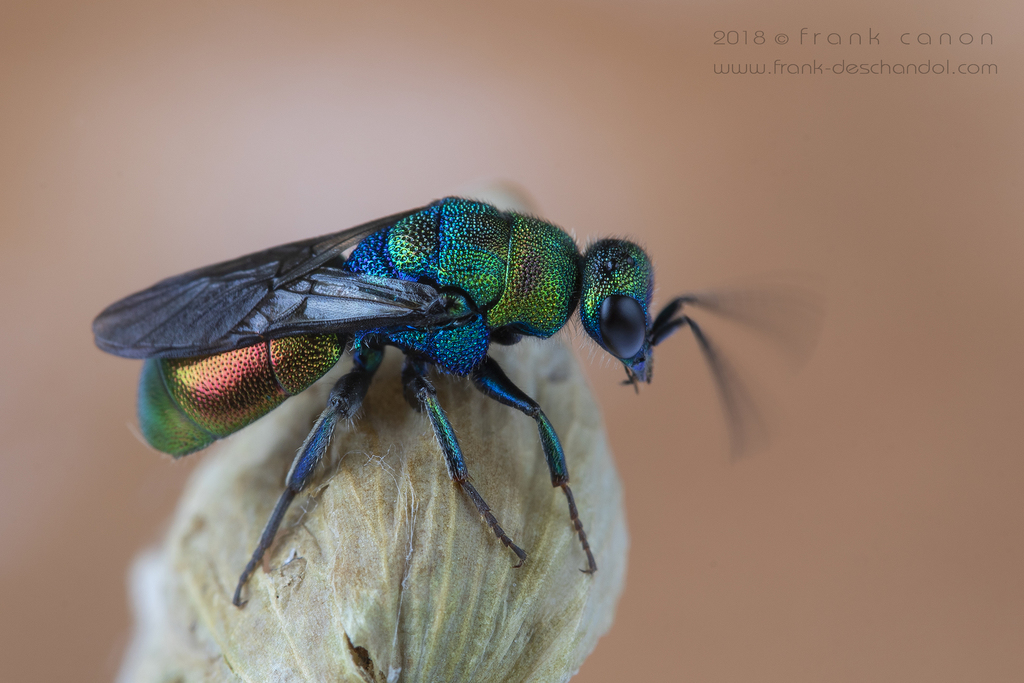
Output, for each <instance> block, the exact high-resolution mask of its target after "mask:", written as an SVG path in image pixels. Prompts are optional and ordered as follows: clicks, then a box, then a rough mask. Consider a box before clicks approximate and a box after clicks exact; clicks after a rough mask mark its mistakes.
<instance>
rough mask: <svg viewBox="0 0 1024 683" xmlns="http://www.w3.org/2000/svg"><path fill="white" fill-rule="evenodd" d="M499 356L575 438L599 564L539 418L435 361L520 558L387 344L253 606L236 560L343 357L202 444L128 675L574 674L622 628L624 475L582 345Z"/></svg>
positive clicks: (444, 393) (139, 601)
mask: <svg viewBox="0 0 1024 683" xmlns="http://www.w3.org/2000/svg"><path fill="white" fill-rule="evenodd" d="M493 355H494V357H495V358H496V359H497V360H498V361H499V363H501V364H502V366H503V367H504V368H505V370H506V373H507V374H508V375H509V377H510V378H511V379H512V380H513V381H514V382H515V383H516V384H517V385H518V386H519V387H520V388H521V389H523V390H524V391H525V392H527V393H528V394H530V395H531V396H533V397H534V398H536V399H537V401H538V402H539V403H540V405H541V407H542V408H543V409H544V411H545V413H546V414H547V415H548V417H549V419H550V420H551V422H552V424H553V425H554V427H555V429H556V430H557V431H558V433H559V436H560V437H561V440H562V443H563V446H564V448H565V452H566V458H567V461H568V464H569V471H570V474H571V477H572V479H571V484H572V488H573V492H574V494H575V497H576V501H577V504H578V506H579V510H580V517H581V518H582V520H583V522H584V524H585V526H586V530H587V533H588V535H589V538H590V542H591V544H592V546H593V547H594V551H595V555H596V558H597V562H598V565H599V570H598V571H597V572H596V573H595V574H593V575H587V574H584V573H582V572H581V571H580V569H582V568H584V567H586V557H585V555H584V553H583V551H582V549H581V547H580V543H579V541H578V540H577V538H576V536H575V534H574V533H573V530H572V527H571V524H570V520H569V514H568V509H567V505H566V500H565V496H564V495H563V494H562V492H561V490H559V489H557V488H553V487H552V486H551V481H550V475H549V473H548V469H547V465H546V464H545V460H544V455H543V451H542V449H541V445H540V440H539V438H538V434H537V428H536V423H535V422H534V421H533V420H532V419H530V418H529V417H527V416H525V415H523V414H522V413H520V412H518V411H515V410H513V409H511V408H508V407H506V406H503V405H501V404H499V403H497V402H495V401H493V400H491V399H489V398H487V397H485V396H484V395H482V394H481V393H480V392H478V391H477V390H476V389H474V388H473V386H472V383H471V382H470V381H469V380H468V379H466V378H460V377H446V376H434V377H433V381H434V383H435V385H436V386H437V389H438V396H439V399H440V401H441V404H442V406H444V408H445V409H446V411H447V413H448V416H449V418H450V419H451V422H452V424H453V425H454V428H455V430H456V433H457V435H458V439H459V442H460V444H461V445H462V448H463V451H464V453H465V458H466V462H467V465H468V467H469V471H470V475H471V477H472V481H473V482H474V485H475V486H476V488H477V490H479V491H480V493H481V495H483V496H484V498H485V499H486V500H487V502H488V503H489V505H490V506H491V508H492V509H493V510H494V512H495V515H496V516H497V518H498V520H499V522H500V523H501V524H502V525H503V526H504V528H505V530H506V531H507V532H508V533H509V535H510V536H511V537H512V538H513V539H514V540H515V541H516V543H518V544H519V545H520V546H522V547H523V549H525V550H526V551H527V553H528V554H529V558H528V560H527V562H526V563H525V564H524V565H523V566H522V567H520V568H518V569H516V568H513V565H514V564H515V557H514V555H512V553H511V552H509V550H508V549H506V548H505V547H504V546H502V545H501V543H499V542H498V540H497V539H496V538H495V536H494V535H493V533H492V532H491V531H490V529H488V528H487V526H486V524H484V522H483V521H482V520H481V518H480V516H479V514H478V513H477V511H476V508H475V507H474V506H473V504H472V502H471V501H470V500H469V499H468V498H467V497H466V496H465V495H464V494H463V493H462V492H461V491H460V490H459V489H458V488H457V487H456V486H455V485H454V484H453V483H452V482H451V481H450V480H449V478H448V474H447V472H446V470H445V466H444V462H443V460H442V455H441V451H440V448H439V447H438V445H437V441H436V440H435V438H434V435H433V432H432V431H431V428H430V424H429V422H428V420H427V419H426V417H425V416H423V415H422V414H420V413H417V412H416V411H414V410H412V409H411V408H410V407H409V405H408V404H407V403H406V402H405V400H404V399H403V397H402V391H401V384H400V380H399V369H400V354H399V353H397V352H396V351H395V350H393V349H392V350H389V351H388V353H387V358H386V360H385V362H384V365H383V366H382V368H381V370H380V371H379V372H378V374H377V377H376V378H375V380H374V383H373V385H372V386H371V388H370V391H369V394H368V396H367V398H366V400H365V402H364V404H363V410H362V412H361V414H360V415H359V416H358V417H357V419H355V420H354V421H352V422H350V423H347V424H341V425H339V426H338V428H337V429H336V431H335V434H334V438H333V441H332V443H331V447H330V450H329V453H328V456H327V457H326V458H325V462H324V463H323V464H322V465H321V468H320V471H319V474H318V478H317V480H316V481H314V483H313V484H312V485H311V486H310V487H309V488H308V489H307V491H305V492H304V493H303V494H301V495H300V496H298V497H297V498H296V501H295V503H294V504H293V505H292V508H291V510H290V511H289V514H288V515H287V517H286V518H285V521H284V524H283V525H282V527H281V531H280V532H279V533H278V538H277V541H276V542H275V544H274V546H273V547H272V548H271V550H270V552H268V553H267V557H266V558H265V560H264V564H263V567H262V568H261V569H257V571H256V573H255V574H254V575H253V576H252V578H251V579H250V581H249V583H248V586H247V587H246V589H245V592H244V593H243V595H244V596H245V595H247V596H248V604H247V605H246V606H245V607H244V608H243V609H238V608H236V607H234V606H233V605H232V604H231V598H232V594H233V592H234V588H235V583H236V581H237V578H238V575H239V572H240V571H241V569H242V568H243V567H244V566H245V563H246V561H247V560H248V558H249V556H250V554H251V552H252V549H253V547H254V545H255V543H256V541H257V539H258V538H259V535H260V532H261V530H262V528H263V525H264V523H265V522H266V520H267V517H268V516H269V515H270V512H271V510H272V508H273V507H274V504H275V502H276V500H277V497H278V495H279V494H280V493H281V490H282V487H283V481H284V476H285V473H286V471H287V470H288V467H289V464H290V462H291V459H292V457H293V456H294V454H295V451H296V449H297V447H298V446H299V444H301V442H302V440H303V437H304V436H305V434H306V432H307V431H308V429H309V428H310V426H311V425H312V423H313V420H314V419H315V417H316V415H317V414H318V413H319V412H320V410H322V408H323V406H324V401H325V399H326V396H327V393H328V391H329V390H330V387H331V385H332V383H333V381H334V378H336V377H337V376H338V374H340V373H341V372H344V371H345V370H346V369H347V367H345V365H346V363H344V362H343V363H342V364H341V366H342V367H339V368H337V369H335V370H334V371H333V372H332V373H331V375H329V376H328V378H326V379H325V380H324V381H322V382H320V383H318V384H316V385H314V386H313V387H311V388H310V389H309V390H308V391H306V392H304V393H303V394H302V395H300V396H297V397H294V398H292V399H289V400H288V401H287V402H285V404H284V405H283V406H282V407H280V408H278V409H277V410H275V411H273V412H272V413H271V414H269V415H268V416H266V417H265V418H263V419H261V420H259V421H258V422H257V423H255V424H253V425H252V426H250V427H249V428H246V429H245V430H242V431H241V432H239V433H238V434H236V435H234V436H232V437H230V438H229V439H227V440H226V442H224V443H223V444H222V445H220V446H218V447H216V448H215V449H213V450H212V452H211V453H209V454H208V455H207V456H205V461H204V462H203V463H202V464H201V466H200V467H199V468H198V469H197V470H196V472H195V474H194V475H193V477H192V480H191V482H190V484H189V486H188V488H187V491H186V493H185V494H184V497H183V498H182V500H181V502H180V505H179V508H178V510H177V512H176V514H175V517H174V520H173V522H172V526H171V529H170V532H169V534H168V537H167V540H166V542H165V543H164V545H163V546H162V547H160V548H159V549H157V550H154V551H151V552H150V553H148V554H146V555H144V556H143V557H142V558H141V559H140V560H139V561H138V562H137V564H136V567H135V570H134V573H133V581H132V584H133V588H132V590H133V601H134V606H135V611H136V619H137V627H136V634H135V637H134V641H133V643H132V645H131V647H130V648H129V652H128V655H127V657H126V659H125V662H124V665H123V669H122V672H121V678H122V680H124V681H142V682H145V681H236V680H241V681H293V680H301V681H325V680H332V681H374V682H377V681H381V682H382V681H485V682H486V681H494V682H497V681H502V682H516V681H564V680H568V679H569V678H570V677H571V676H572V675H573V674H574V673H575V672H576V671H577V670H578V668H579V667H580V665H581V664H582V662H583V659H584V658H585V657H586V656H587V654H589V653H590V651H591V650H593V648H594V646H595V644H596V642H597V639H598V638H599V637H600V636H601V635H602V634H604V633H605V632H606V631H607V630H608V628H609V627H610V626H611V622H612V617H613V614H614V610H615V605H616V602H617V601H618V598H619V595H620V593H621V591H622V587H623V583H624V580H625V569H626V556H627V544H628V541H627V534H626V523H625V514H624V510H623V499H622V488H621V483H620V481H619V478H618V475H617V473H616V471H615V466H614V464H613V461H612V458H611V454H610V452H609V448H608V443H607V438H606V436H605V433H604V428H603V425H602V422H601V417H600V412H599V410H598V408H597V406H596V404H595V402H594V399H593V397H592V396H591V394H590V391H589V389H588V387H587V385H586V382H585V380H584V379H583V377H582V374H581V372H580V369H579V367H578V365H577V362H576V360H575V358H574V357H573V355H572V354H571V353H570V352H569V351H568V350H567V349H566V348H565V347H564V346H562V345H561V344H560V343H559V342H558V341H550V340H549V341H546V342H536V341H533V340H528V341H526V342H523V343H520V344H518V345H517V346H515V347H511V348H506V349H493Z"/></svg>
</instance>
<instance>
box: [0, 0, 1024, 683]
mask: <svg viewBox="0 0 1024 683" xmlns="http://www.w3.org/2000/svg"><path fill="white" fill-rule="evenodd" d="M1022 15H1024V11H1022V6H1021V5H1020V4H1019V3H1011V2H981V3H974V4H967V3H952V2H945V3H925V2H920V1H914V2H895V3H892V2H880V1H876V0H872V1H869V2H858V3H850V2H847V3H842V4H841V5H838V6H837V5H830V6H829V8H828V9H824V8H822V7H821V6H819V4H817V3H812V2H810V1H809V0H798V1H797V2H793V3H788V4H785V5H778V6H772V5H771V4H769V5H765V4H761V3H755V2H752V1H751V0H741V1H740V2H729V3H720V2H717V3H712V2H689V3H685V2H668V1H665V0H660V1H659V0H643V1H634V2H630V3H627V2H619V1H617V0H599V1H595V2H581V1H578V0H547V1H544V2H541V1H538V2H514V3H486V4H485V3H471V2H463V3H458V2H452V3H412V2H408V3H406V2H387V3H367V2H343V1H341V0H338V1H336V2H326V1H325V2H307V1H304V0H303V1H299V2H263V1H254V0H246V1H237V0H231V1H221V2H191V1H188V2H174V3H170V2H164V3H131V2H104V1H97V2H89V3H77V2H15V1H13V0H7V1H6V2H4V3H3V5H2V6H0V306H2V308H0V310H2V311H3V316H4V322H3V330H4V333H3V334H2V335H0V357H2V358H4V363H3V364H2V365H0V405H2V410H0V438H2V440H0V443H3V444H4V449H3V455H2V458H0V547H2V554H0V662H2V669H3V672H4V673H3V678H4V679H5V680H10V681H58V680H75V681H104V680H110V679H111V678H112V677H113V676H114V675H115V673H116V671H117V668H118V664H119V661H120V658H121V655H122V653H123V649H124V646H125V644H126V643H127V639H128V634H129V628H130V615H129V607H128V602H127V590H126V575H127V572H128V568H129V565H130V562H131V559H132V557H133V556H134V555H135V554H136V553H137V552H138V551H139V550H140V549H141V548H143V547H145V546H147V545H148V544H152V543H154V542H155V541H156V540H158V539H159V538H160V535H161V533H162V529H163V523H164V521H165V520H166V517H167V515H168V514H169V511H170V510H171V509H172V507H173V505H174V502H175V500H176V497H177V495H178V493H179V491H180V489H181V487H182V485H183V483H184V481H185V479H186V477H187V476H188V473H189V471H190V469H191V467H192V466H193V465H194V463H195V461H197V460H199V459H201V458H202V457H203V456H202V455H198V456H193V457H191V458H189V459H186V460H184V461H182V462H171V461H170V458H168V457H160V456H158V455H157V454H155V453H154V452H152V451H151V450H150V449H148V448H147V447H145V446H144V445H142V444H141V443H140V442H139V440H138V439H137V437H136V436H135V435H134V422H135V417H134V402H135V395H134V392H135V384H136V381H137V373H138V370H139V364H138V363H137V362H131V361H126V360H122V359H118V358H114V357H112V356H108V355H105V354H103V353H101V352H100V351H98V350H97V349H96V348H95V347H94V346H93V344H92V335H91V331H90V322H91V320H92V318H93V317H94V316H95V315H96V313H98V312H99V311H100V310H101V309H102V308H103V307H104V306H106V305H107V304H109V303H111V302H112V301H114V300H115V299H118V298H120V297H122V296H124V295H127V294H129V293H131V292H133V291H135V290H138V289H140V288H142V287H145V286H147V285H149V284H151V283H152V282H154V281H155V280H157V279H160V278H162V277H165V276H169V275H172V274H176V273H178V272H181V271H184V270H187V269H190V268H194V267H198V266H201V265H205V264H207V263H211V262H214V261H218V260H222V259H225V258H229V257H233V256H237V255H239V254H241V253H244V252H249V251H253V250H256V249H261V248H265V247H269V246H272V245H274V244H278V243H282V242H286V241H289V240H293V239H298V238H301V237H306V236H312V235H317V234H321V233H325V232H331V231H334V230H338V229H341V228H344V227H347V226H350V225H354V224H356V223H359V222H361V221H364V220H368V219H371V218H375V217H378V216H381V215H385V214H388V213H392V212H395V211H399V210H402V209H405V208H408V207H412V206H417V205H420V204H423V203H425V202H427V201H430V200H432V199H434V198H437V197H441V196H444V195H447V194H452V193H456V192H459V191H463V190H465V189H466V188H469V187H472V186H474V185H476V184H478V183H480V182H481V181H482V180H486V179H488V178H504V179H510V180H513V181H515V182H517V183H519V184H520V185H522V186H523V187H524V188H526V190H527V191H528V192H529V193H530V194H531V195H532V196H533V197H534V198H535V200H536V202H537V205H538V207H539V211H540V213H541V214H542V215H544V216H545V217H547V218H549V219H550V220H552V221H554V222H556V223H558V224H560V225H562V226H565V227H566V228H568V229H570V230H573V231H575V234H576V235H577V236H578V237H579V238H581V239H588V238H591V237H597V236H604V235H609V234H615V235H622V234H628V235H632V236H635V237H636V238H638V239H639V240H641V241H642V242H643V243H644V244H646V246H647V247H648V249H649V250H650V252H651V253H652V254H653V256H654V258H655V260H656V264H657V267H658V285H659V290H658V291H659V295H658V296H659V299H660V300H662V301H663V300H665V299H667V298H668V297H670V296H671V295H673V294H676V293H681V292H683V291H686V290H690V289H698V288H706V287H712V286H715V285H722V284H730V283H735V282H737V281H742V280H744V279H745V278H750V277H753V276H757V275H761V274H765V273H776V272H781V271H796V272H801V273H810V274H812V275H814V276H815V277H816V278H817V281H818V282H820V285H819V289H820V290H821V293H822V294H823V296H824V297H825V298H826V300H827V304H828V309H827V316H826V318H825V321H824V328H823V330H822V334H821V337H820V340H819V343H818V345H817V348H816V350H815V352H814V355H813V356H812V357H811V358H810V359H809V361H808V363H807V364H806V365H805V366H804V367H803V368H802V370H801V371H800V372H799V373H797V374H792V373H790V372H788V371H787V366H786V363H785V360H784V359H783V358H781V357H780V356H778V355H777V354H775V353H773V352H772V351H771V350H770V347H769V346H768V345H765V344H763V343H759V341H758V339H757V338H756V336H755V335H752V334H749V333H747V332H746V331H744V330H742V329H737V328H736V327H735V326H733V325H730V324H728V323H718V322H717V321H714V320H713V319H708V318H707V316H704V317H702V318H701V319H702V320H707V326H708V328H709V331H711V332H712V333H713V334H714V335H715V338H716V339H717V341H718V342H719V344H720V345H721V346H722V347H723V348H724V349H725V350H726V351H727V352H728V354H729V357H730V358H731V359H732V360H733V361H734V362H735V364H736V365H738V366H739V367H740V368H742V371H743V376H744V378H746V379H748V381H750V382H751V383H752V384H753V385H754V386H755V387H757V389H758V394H759V395H761V396H765V397H767V400H766V408H767V412H768V413H769V414H771V415H772V416H773V418H772V424H773V425H774V427H775V434H774V438H773V441H772V445H771V447H770V448H769V449H768V450H765V451H762V452H760V453H757V454H756V455H755V456H754V457H751V458H747V459H744V460H742V461H740V462H738V463H731V462H730V460H729V457H728V442H727V437H726V432H725V428H724V420H723V418H722V415H721V412H720V410H719V407H718V403H717V400H716V398H715V394H714V388H713V385H712V384H711V381H710V379H709V377H708V373H707V370H706V368H705V367H704V365H703V363H702V360H701V358H700V355H699V353H698V351H697V348H696V345H695V344H694V343H693V340H692V339H691V338H688V337H687V336H684V335H679V337H678V338H677V339H672V340H671V341H670V342H667V343H666V344H665V345H664V346H662V347H659V349H658V358H657V366H656V370H657V372H656V373H655V381H654V383H653V384H652V385H651V386H650V387H644V389H643V390H642V391H641V393H640V395H639V396H636V395H634V394H633V392H632V390H630V389H627V388H624V387H621V386H619V384H618V382H619V380H620V379H621V369H619V368H615V367H613V366H612V365H611V364H610V363H605V362H596V361H595V362H593V363H591V364H590V376H591V378H592V384H593V387H594V390H595V391H596V392H597V394H598V398H599V400H600V403H601V404H602V406H603V408H604V411H605V417H606V421H607V425H608V430H609V433H610V435H611V441H612V445H613V448H614V450H615V453H616V457H617V460H618V463H619V467H620V469H621V473H622V477H623V479H624V481H625V485H626V496H627V506H628V511H629V521H630V528H631V533H632V547H631V557H630V569H629V579H628V584H627V588H626V592H625V594H624V596H623V599H622V602H621V604H620V608H619V616H618V619H617V622H616V624H615V626H614V628H613V630H612V631H611V633H610V634H609V635H608V636H606V637H605V638H604V639H603V640H602V641H601V643H600V644H599V645H598V648H597V650H596V651H595V653H594V654H593V655H592V656H591V658H590V659H588V660H587V662H586V664H585V665H584V666H583V668H582V669H581V671H580V673H579V675H578V676H577V678H576V679H574V680H578V681H581V682H584V683H596V682H598V681H623V680H694V681H737V680H750V681H786V682H789V683H792V682H795V681H901V682H902V681H930V682H935V681H964V680H977V681H988V682H991V681H1020V680H1024V548H1022V543H1024V505H1022V496H1021V489H1022V484H1024V419H1021V418H1022V414H1021V409H1022V403H1024V359H1022V351H1024V286H1022V285H1024V269H1022V268H1021V263H1022V262H1024V223H1022V219H1024V187H1022V180H1024V173H1022V170H1024V169H1022V165H1024V126H1022V121H1024V116H1022V114H1024V111H1022V109H1024V108H1022V103H1024V77H1022V75H1021V68H1022V64H1024V60H1022V56H1024V50H1022V47H1021V46H1022V35H1021V30H1022V27H1024V20H1022V19H1024V16H1022ZM802 27H807V28H808V34H807V38H806V39H805V44H803V45H801V44H799V42H798V37H799V32H800V29H801V28H802ZM869 29H871V31H872V32H873V33H874V34H876V35H878V36H879V44H877V45H863V46H857V45H846V44H844V45H840V46H832V45H827V44H823V43H821V42H820V41H822V40H824V38H825V36H826V34H827V33H830V32H833V31H835V32H837V33H839V34H842V36H843V39H844V43H845V40H846V38H848V34H849V33H851V32H861V33H862V34H863V35H864V39H865V41H867V40H868V35H869V34H868V31H869ZM729 30H735V31H738V32H739V33H737V34H736V35H737V36H740V35H742V33H741V32H742V31H744V30H746V31H747V32H748V34H747V35H748V40H752V39H753V38H754V36H755V33H754V32H755V31H758V30H762V31H764V32H765V34H764V35H765V36H767V38H766V42H765V44H764V45H753V44H748V45H747V46H743V45H735V46H730V45H715V44H714V32H715V31H729ZM813 32H821V33H822V36H821V37H819V44H818V45H811V44H808V43H807V42H806V41H808V40H810V34H811V33H813ZM923 32H927V33H930V35H932V40H933V41H934V42H937V40H938V35H939V34H940V33H942V32H948V33H950V34H951V35H952V36H954V40H955V41H956V40H957V39H958V36H959V34H961V33H970V34H971V35H972V36H974V37H975V42H974V44H972V45H968V46H963V45H960V44H958V43H956V42H955V43H954V45H952V46H950V45H942V46H940V45H937V44H933V45H930V46H922V45H920V44H917V43H915V42H914V41H915V40H916V36H917V35H918V34H919V33H923ZM984 32H989V33H991V34H992V36H993V44H992V45H984V46H982V45H979V44H978V42H977V41H978V40H979V39H980V35H981V34H982V33H984ZM780 33H784V34H786V36H787V37H788V38H789V42H788V43H786V44H784V45H783V44H781V39H778V40H776V38H775V36H776V34H780ZM903 33H908V36H909V39H910V41H911V43H912V44H911V45H909V46H906V45H901V44H900V42H899V36H900V35H901V34H903ZM776 59H779V60H781V61H782V62H791V63H805V62H811V61H812V60H814V61H816V62H817V63H823V64H825V65H827V66H830V65H832V64H834V63H836V62H837V61H839V60H845V61H846V62H856V63H874V62H877V61H879V60H881V61H885V62H888V63H906V62H913V63H922V62H925V61H926V60H931V62H932V63H936V62H944V60H947V59H948V60H950V62H951V63H952V64H953V65H954V68H956V65H957V64H959V63H986V64H997V65H998V71H999V73H998V74H997V75H991V74H989V75H975V76H970V75H959V74H956V75H947V74H942V75H935V74H929V75H918V76H913V75H909V76H908V75H904V76H898V75H850V74H843V75H835V74H831V75H828V74H827V73H826V74H823V75H804V76H795V75H775V76H768V75H765V76H750V75H744V76H738V75H729V76H722V75H715V74H714V72H713V65H715V64H722V63H730V62H733V63H737V64H741V63H746V62H766V63H767V64H768V65H769V68H771V66H772V64H773V62H774V60H776ZM590 355H591V354H590V352H589V350H587V349H586V348H584V349H583V352H582V356H583V357H584V358H589V357H590Z"/></svg>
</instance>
